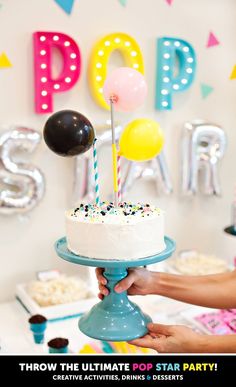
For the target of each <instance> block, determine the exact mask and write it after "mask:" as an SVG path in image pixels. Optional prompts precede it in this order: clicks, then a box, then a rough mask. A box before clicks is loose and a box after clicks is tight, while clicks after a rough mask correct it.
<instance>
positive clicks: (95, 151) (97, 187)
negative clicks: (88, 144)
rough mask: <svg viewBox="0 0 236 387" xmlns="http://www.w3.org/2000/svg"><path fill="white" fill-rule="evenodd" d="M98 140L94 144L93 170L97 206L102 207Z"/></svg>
mask: <svg viewBox="0 0 236 387" xmlns="http://www.w3.org/2000/svg"><path fill="white" fill-rule="evenodd" d="M96 142H97V139H96V138H95V139H94V142H93V170H94V180H95V197H96V204H97V206H100V198H99V178H98V158H97V146H96Z"/></svg>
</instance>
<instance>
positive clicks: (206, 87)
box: [201, 83, 214, 99]
mask: <svg viewBox="0 0 236 387" xmlns="http://www.w3.org/2000/svg"><path fill="white" fill-rule="evenodd" d="M213 90H214V89H213V87H211V86H209V85H206V84H205V83H202V84H201V95H202V98H203V99H204V98H206V97H208V95H209V94H211V93H212V92H213Z"/></svg>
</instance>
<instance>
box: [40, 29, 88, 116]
mask: <svg viewBox="0 0 236 387" xmlns="http://www.w3.org/2000/svg"><path fill="white" fill-rule="evenodd" d="M33 39H34V74H35V77H34V78H35V110H36V113H39V114H42V113H50V112H52V111H53V95H54V93H60V92H63V91H68V90H70V89H71V88H72V87H73V86H74V85H75V83H76V82H77V80H78V79H79V76H80V71H81V55H80V50H79V47H78V46H77V44H76V43H75V41H74V40H73V39H72V38H71V37H70V36H68V35H66V34H62V33H60V32H35V33H34V34H33ZM55 48H56V49H58V50H59V52H60V53H61V57H62V61H63V64H62V70H61V73H60V74H59V76H58V77H57V78H53V75H52V57H53V49H55Z"/></svg>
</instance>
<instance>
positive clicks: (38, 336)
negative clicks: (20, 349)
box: [29, 314, 47, 344]
mask: <svg viewBox="0 0 236 387" xmlns="http://www.w3.org/2000/svg"><path fill="white" fill-rule="evenodd" d="M29 324H30V330H31V331H32V332H33V337H34V342H35V344H43V342H44V334H45V331H46V328H47V319H46V318H45V317H44V316H42V315H40V314H36V315H34V316H31V317H30V319H29Z"/></svg>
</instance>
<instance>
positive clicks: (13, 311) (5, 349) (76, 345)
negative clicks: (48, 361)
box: [0, 296, 209, 354]
mask: <svg viewBox="0 0 236 387" xmlns="http://www.w3.org/2000/svg"><path fill="white" fill-rule="evenodd" d="M132 300H133V301H134V302H136V303H138V304H139V305H140V306H141V308H142V309H143V310H144V311H145V312H146V313H148V314H149V315H150V316H151V317H152V318H153V320H154V322H159V323H164V324H184V325H188V326H191V325H193V324H192V321H193V320H192V321H191V316H193V315H195V314H200V313H201V312H203V311H205V310H206V308H200V307H193V306H190V305H187V304H184V303H181V302H177V301H173V300H168V299H165V298H163V297H160V296H145V297H141V296H135V297H132ZM207 311H208V312H209V309H207ZM186 316H187V318H186ZM189 316H190V318H189ZM28 318H29V314H28V313H27V312H26V311H25V309H24V308H23V307H22V306H21V304H20V303H19V302H18V301H12V302H9V303H3V304H0V345H1V350H0V352H1V353H11V354H12V353H16V354H17V353H20V354H29V353H30V354H31V353H32V354H35V353H45V354H47V353H48V348H47V344H46V343H47V342H48V341H49V340H50V339H53V338H55V337H58V336H60V337H65V338H68V339H69V342H70V345H69V347H70V352H72V353H78V351H79V350H80V349H81V348H82V347H83V346H84V344H86V343H89V342H91V340H92V339H90V338H88V337H87V336H85V335H84V334H82V333H81V332H80V331H79V329H78V317H74V318H70V319H65V320H62V321H57V322H49V323H48V328H47V331H46V337H45V344H43V345H36V344H34V342H33V335H32V333H31V331H30V330H29V324H28Z"/></svg>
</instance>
